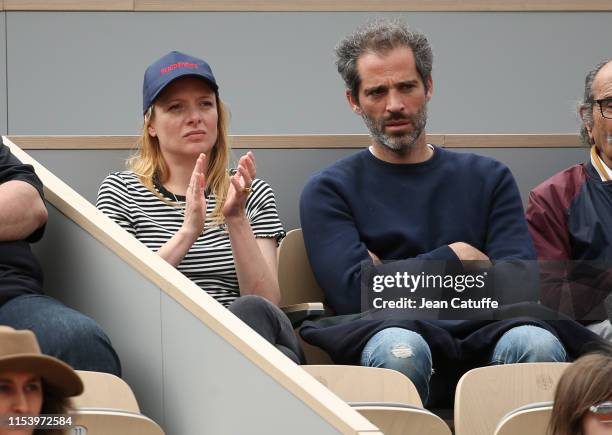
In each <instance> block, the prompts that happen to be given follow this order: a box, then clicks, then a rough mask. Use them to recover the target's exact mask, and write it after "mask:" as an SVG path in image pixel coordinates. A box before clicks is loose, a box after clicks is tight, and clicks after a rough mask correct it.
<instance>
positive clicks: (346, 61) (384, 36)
mask: <svg viewBox="0 0 612 435" xmlns="http://www.w3.org/2000/svg"><path fill="white" fill-rule="evenodd" d="M402 46H403V47H408V48H410V49H411V50H412V53H413V54H414V60H415V63H416V69H417V71H418V73H419V75H420V76H421V80H423V84H424V85H425V90H427V79H428V78H429V77H430V76H431V68H432V65H433V53H432V51H431V46H430V45H429V41H427V38H426V37H425V35H424V34H422V33H420V32H416V31H413V30H410V29H409V28H408V26H407V25H406V24H405V23H404V22H402V21H400V20H388V19H378V20H375V21H371V22H369V23H367V24H366V25H364V26H362V27H360V28H358V29H357V30H356V31H355V32H354V33H352V34H351V35H349V36H347V37H346V38H344V39H343V40H342V41H340V42H339V43H338V45H336V49H335V51H336V66H337V67H338V72H339V73H340V75H341V76H342V79H343V80H344V84H345V86H346V88H347V89H348V90H349V91H350V92H351V95H352V96H353V98H354V99H355V101H359V85H360V84H361V79H360V77H359V72H358V71H357V59H359V56H361V55H362V54H364V53H366V52H371V53H384V52H386V51H389V50H391V49H393V48H396V47H402Z"/></svg>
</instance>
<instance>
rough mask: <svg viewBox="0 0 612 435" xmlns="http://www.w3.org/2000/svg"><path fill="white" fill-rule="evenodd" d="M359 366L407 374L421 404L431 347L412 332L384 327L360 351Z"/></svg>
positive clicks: (424, 398) (426, 387) (426, 394)
mask: <svg viewBox="0 0 612 435" xmlns="http://www.w3.org/2000/svg"><path fill="white" fill-rule="evenodd" d="M360 363H361V365H362V366H366V367H380V368H386V369H392V370H397V371H398V372H400V373H402V374H404V375H406V376H408V378H410V380H411V381H412V383H413V384H414V386H415V387H416V389H417V391H418V392H419V395H420V396H421V401H422V402H423V404H424V405H425V404H426V403H427V399H428V397H429V381H430V379H431V374H432V360H431V350H430V349H429V346H428V345H427V342H426V341H425V340H424V339H423V337H421V336H420V335H419V334H417V333H416V332H413V331H410V330H408V329H402V328H387V329H383V330H382V331H379V332H377V333H376V334H375V335H374V336H372V337H371V338H370V339H369V340H368V342H367V343H366V345H365V347H364V348H363V351H362V352H361V361H360Z"/></svg>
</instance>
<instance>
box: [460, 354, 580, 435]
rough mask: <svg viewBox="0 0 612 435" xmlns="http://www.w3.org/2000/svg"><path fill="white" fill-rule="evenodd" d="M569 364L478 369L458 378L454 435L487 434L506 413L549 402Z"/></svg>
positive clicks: (489, 433)
mask: <svg viewBox="0 0 612 435" xmlns="http://www.w3.org/2000/svg"><path fill="white" fill-rule="evenodd" d="M568 366H569V363H525V364H505V365H497V366H489V367H480V368H477V369H474V370H470V371H469V372H467V373H466V374H465V375H463V376H462V377H461V379H460V380H459V383H458V384H457V391H456V394H455V434H456V435H491V434H492V433H494V431H495V428H496V427H497V424H498V423H499V421H500V420H501V419H502V417H504V416H505V415H506V414H507V413H508V412H510V411H512V410H513V409H516V408H518V407H520V406H523V405H526V404H529V403H533V402H544V401H549V400H553V397H554V392H555V388H556V386H557V382H558V381H559V378H560V377H561V375H562V374H563V371H564V370H565V369H566V368H567V367H568Z"/></svg>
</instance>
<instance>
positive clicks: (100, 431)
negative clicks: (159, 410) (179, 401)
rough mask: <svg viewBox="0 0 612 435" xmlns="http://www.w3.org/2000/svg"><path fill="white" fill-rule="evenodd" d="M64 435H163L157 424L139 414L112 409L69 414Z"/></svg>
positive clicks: (82, 410)
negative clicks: (70, 416)
mask: <svg viewBox="0 0 612 435" xmlns="http://www.w3.org/2000/svg"><path fill="white" fill-rule="evenodd" d="M71 415H72V417H73V420H72V426H71V427H70V428H68V429H66V430H64V434H66V435H111V434H112V435H135V434H138V435H164V431H163V430H162V428H161V427H159V425H158V424H157V423H155V422H154V421H153V420H151V419H150V418H148V417H145V416H144V415H142V414H139V413H133V412H126V411H116V410H112V409H80V410H77V411H76V412H75V413H73V414H71Z"/></svg>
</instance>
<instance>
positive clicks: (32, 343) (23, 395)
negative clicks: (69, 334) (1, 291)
mask: <svg viewBox="0 0 612 435" xmlns="http://www.w3.org/2000/svg"><path fill="white" fill-rule="evenodd" d="M82 392H83V383H82V381H81V379H80V378H79V376H78V375H77V373H76V372H75V371H74V370H73V369H72V368H71V367H70V366H69V365H67V364H66V363H64V362H62V361H60V360H58V359H57V358H53V357H50V356H47V355H43V354H42V353H41V351H40V347H39V346H38V342H37V341H36V337H35V336H34V333H32V331H28V330H15V329H13V328H11V327H8V326H0V435H4V434H6V435H9V434H10V435H26V434H55V433H57V434H59V433H61V431H60V429H59V428H58V429H46V430H43V429H37V430H34V429H33V428H32V427H23V428H18V427H17V426H15V425H14V424H12V423H11V420H9V419H8V417H9V416H20V415H24V416H25V415H27V416H36V415H39V414H45V415H46V414H66V411H67V410H68V409H69V405H70V402H69V397H72V396H77V395H79V394H81V393H82Z"/></svg>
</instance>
